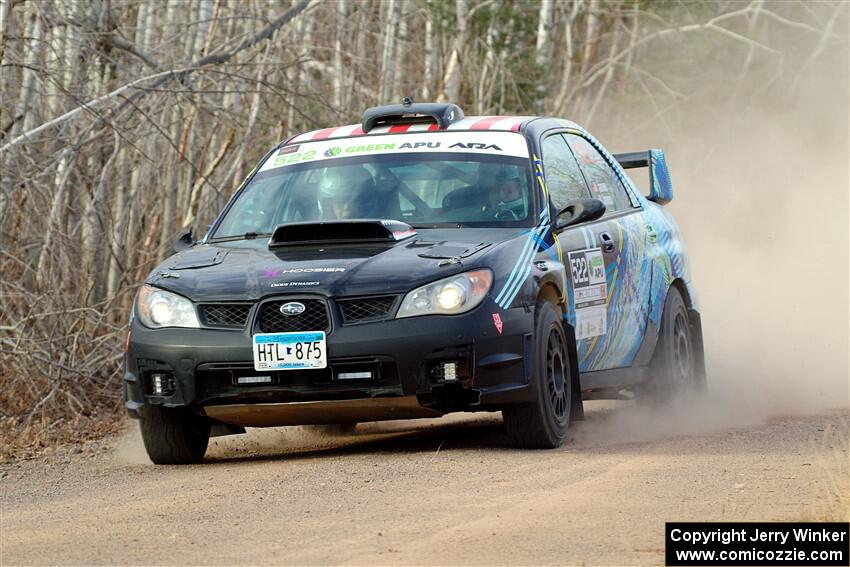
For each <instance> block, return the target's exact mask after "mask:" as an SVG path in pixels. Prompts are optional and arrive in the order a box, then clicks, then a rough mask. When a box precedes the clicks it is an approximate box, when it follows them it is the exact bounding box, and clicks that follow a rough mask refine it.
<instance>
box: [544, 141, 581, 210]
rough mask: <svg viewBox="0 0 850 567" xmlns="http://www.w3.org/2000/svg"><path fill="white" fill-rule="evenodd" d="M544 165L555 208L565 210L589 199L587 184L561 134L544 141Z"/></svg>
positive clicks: (547, 185) (547, 184)
mask: <svg viewBox="0 0 850 567" xmlns="http://www.w3.org/2000/svg"><path fill="white" fill-rule="evenodd" d="M542 151H543V164H544V170H545V172H546V187H547V188H548V189H549V196H550V197H551V199H552V203H553V204H554V205H555V208H556V209H558V210H560V209H563V208H564V207H565V206H566V205H567V203H569V202H570V201H574V200H576V199H587V198H588V196H589V194H588V192H587V184H586V183H585V182H584V178H583V177H582V175H581V171H580V170H579V168H578V164H577V163H576V160H575V158H574V157H573V154H572V152H571V151H570V148H569V147H568V146H567V143H566V142H565V141H564V138H563V137H562V136H561V135H560V134H555V135H554V136H549V137H548V138H545V139H544V140H543V147H542Z"/></svg>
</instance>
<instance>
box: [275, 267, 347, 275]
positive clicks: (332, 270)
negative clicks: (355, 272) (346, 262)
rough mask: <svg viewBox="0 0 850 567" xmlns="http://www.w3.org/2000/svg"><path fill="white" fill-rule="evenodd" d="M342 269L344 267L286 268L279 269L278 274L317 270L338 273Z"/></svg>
mask: <svg viewBox="0 0 850 567" xmlns="http://www.w3.org/2000/svg"><path fill="white" fill-rule="evenodd" d="M344 271H345V268H289V269H286V270H281V271H280V274H281V275H283V274H315V273H319V272H332V273H339V272H344Z"/></svg>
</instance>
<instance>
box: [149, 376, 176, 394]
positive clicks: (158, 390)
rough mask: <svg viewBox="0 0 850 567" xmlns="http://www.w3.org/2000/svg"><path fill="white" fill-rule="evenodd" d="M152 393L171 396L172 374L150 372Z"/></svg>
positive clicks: (172, 389) (172, 386)
mask: <svg viewBox="0 0 850 567" xmlns="http://www.w3.org/2000/svg"><path fill="white" fill-rule="evenodd" d="M151 383H152V389H153V394H154V395H155V396H171V395H173V394H174V376H172V375H171V374H165V373H160V372H157V373H155V374H151Z"/></svg>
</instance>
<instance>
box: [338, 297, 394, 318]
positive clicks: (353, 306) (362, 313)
mask: <svg viewBox="0 0 850 567" xmlns="http://www.w3.org/2000/svg"><path fill="white" fill-rule="evenodd" d="M397 298H398V296H395V295H385V296H383V297H364V298H361V299H343V300H340V301H338V302H337V303H338V304H339V308H340V311H342V319H343V321H344V322H345V323H365V322H367V321H379V320H381V319H386V318H387V317H389V316H390V315H392V312H393V310H394V308H395V303H396V300H397Z"/></svg>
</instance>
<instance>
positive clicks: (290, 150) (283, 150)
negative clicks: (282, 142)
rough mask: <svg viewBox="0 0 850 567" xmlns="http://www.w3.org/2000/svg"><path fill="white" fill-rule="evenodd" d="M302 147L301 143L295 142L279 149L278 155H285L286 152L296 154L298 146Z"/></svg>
mask: <svg viewBox="0 0 850 567" xmlns="http://www.w3.org/2000/svg"><path fill="white" fill-rule="evenodd" d="M300 147H301V145H300V144H295V145H294V146H283V147H282V148H280V149H279V150H278V151H277V155H279V156H284V155H286V154H294V153H296V152H298V148H300Z"/></svg>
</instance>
